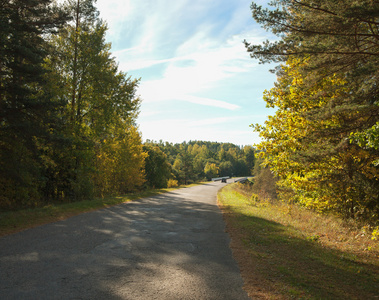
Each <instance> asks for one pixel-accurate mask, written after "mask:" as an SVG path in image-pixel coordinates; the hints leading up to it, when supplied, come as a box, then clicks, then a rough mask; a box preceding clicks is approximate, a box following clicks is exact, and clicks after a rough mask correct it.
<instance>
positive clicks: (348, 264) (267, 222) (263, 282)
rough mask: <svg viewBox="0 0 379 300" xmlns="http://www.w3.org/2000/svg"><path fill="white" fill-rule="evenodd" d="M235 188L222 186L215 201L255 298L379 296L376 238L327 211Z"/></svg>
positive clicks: (249, 288)
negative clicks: (256, 199)
mask: <svg viewBox="0 0 379 300" xmlns="http://www.w3.org/2000/svg"><path fill="white" fill-rule="evenodd" d="M239 189H240V186H239V187H238V188H237V189H236V186H235V185H228V186H226V187H225V188H224V189H223V190H222V191H221V192H220V193H219V202H220V204H221V206H222V208H223V211H224V212H225V219H226V221H227V223H228V228H229V230H228V231H229V232H230V234H231V237H232V240H235V239H238V241H235V242H236V243H237V244H240V245H242V248H243V251H244V254H243V255H244V256H243V260H241V259H239V257H236V259H237V260H240V261H239V264H240V265H244V264H246V265H248V267H244V266H242V268H241V269H242V270H243V272H242V275H243V277H244V279H245V282H246V284H245V288H246V290H247V291H248V292H250V296H251V297H252V298H253V299H254V298H255V297H257V298H259V297H261V298H266V299H379V297H378V296H379V245H378V242H374V241H372V240H371V239H370V238H369V236H364V234H363V233H362V232H358V234H357V232H356V231H355V230H356V229H354V228H350V229H349V228H348V227H346V224H344V223H343V222H342V221H340V220H338V219H336V218H333V217H331V216H322V215H319V214H316V213H313V212H310V211H308V210H303V209H300V208H298V207H289V206H287V205H281V204H270V203H253V202H252V201H250V199H249V197H248V196H247V195H246V194H245V193H240V192H238V191H239ZM232 245H233V243H232ZM368 249H370V250H368ZM237 256H238V255H237ZM257 290H260V294H259V297H258V296H257V294H254V293H255V292H254V291H257ZM262 293H263V294H264V296H262Z"/></svg>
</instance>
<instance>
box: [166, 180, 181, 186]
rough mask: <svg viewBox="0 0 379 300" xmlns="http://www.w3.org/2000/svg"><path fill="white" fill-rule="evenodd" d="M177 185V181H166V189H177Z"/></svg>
mask: <svg viewBox="0 0 379 300" xmlns="http://www.w3.org/2000/svg"><path fill="white" fill-rule="evenodd" d="M178 186H179V184H178V181H177V180H174V179H169V180H168V181H167V187H168V188H175V187H178Z"/></svg>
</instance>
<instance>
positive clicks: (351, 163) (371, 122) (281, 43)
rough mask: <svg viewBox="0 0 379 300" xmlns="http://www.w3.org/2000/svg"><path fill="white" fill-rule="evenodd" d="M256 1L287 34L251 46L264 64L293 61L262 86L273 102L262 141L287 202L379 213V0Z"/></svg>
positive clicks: (269, 23)
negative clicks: (272, 84) (265, 3)
mask: <svg viewBox="0 0 379 300" xmlns="http://www.w3.org/2000/svg"><path fill="white" fill-rule="evenodd" d="M270 5H272V6H273V7H274V9H273V10H269V9H263V8H262V7H260V6H258V5H257V4H255V3H253V5H252V10H253V17H254V18H255V19H256V20H257V21H258V22H259V23H261V24H262V25H263V26H264V27H265V28H266V29H269V30H271V31H272V32H273V33H274V34H276V35H278V36H279V37H280V39H279V40H277V41H275V42H266V43H264V44H263V45H250V44H248V43H247V44H246V45H247V47H248V51H249V52H251V55H252V57H254V58H258V59H260V60H261V62H267V61H286V64H285V65H284V64H283V65H281V66H280V67H279V68H277V75H278V81H277V83H276V84H275V87H274V88H273V89H272V90H270V91H267V92H265V101H266V102H267V106H268V107H273V108H276V113H275V115H274V116H270V117H269V119H268V121H266V122H265V125H264V126H261V125H255V130H256V131H258V132H259V133H260V135H261V137H262V138H263V141H262V143H261V144H260V145H259V146H258V149H259V150H261V152H260V155H261V156H262V157H263V158H264V159H265V161H264V163H265V164H266V165H269V166H270V168H271V169H272V170H273V171H274V172H275V174H276V175H278V176H279V177H280V181H279V183H278V185H279V189H280V193H281V195H282V198H288V197H291V201H297V202H300V203H302V204H303V205H305V206H307V207H310V208H314V209H317V210H333V211H336V212H338V213H340V214H342V215H344V216H346V217H353V218H361V219H366V220H370V221H372V222H374V223H375V222H377V221H378V218H379V198H378V195H379V193H378V191H379V177H378V175H379V169H378V161H379V152H378V145H377V135H378V134H377V133H378V132H377V131H378V130H377V129H378V128H377V124H378V121H379V120H378V116H379V102H378V99H377V95H378V89H377V86H378V77H377V70H378V66H379V60H378V55H379V44H378V42H377V41H378V31H377V30H376V29H375V28H376V25H374V24H377V23H378V17H379V6H378V3H376V2H373V1H359V2H357V1H354V0H349V1H324V2H317V3H316V2H314V1H308V0H305V1H289V0H276V1H272V2H271V3H270Z"/></svg>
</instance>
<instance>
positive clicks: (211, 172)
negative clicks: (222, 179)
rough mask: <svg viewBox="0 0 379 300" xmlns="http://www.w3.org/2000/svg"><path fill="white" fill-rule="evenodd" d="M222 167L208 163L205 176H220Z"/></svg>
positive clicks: (208, 177)
mask: <svg viewBox="0 0 379 300" xmlns="http://www.w3.org/2000/svg"><path fill="white" fill-rule="evenodd" d="M219 172H220V169H219V168H218V167H217V166H216V164H213V163H207V164H206V165H205V168H204V173H205V176H206V177H207V179H208V180H211V179H212V178H215V177H217V176H218V174H219Z"/></svg>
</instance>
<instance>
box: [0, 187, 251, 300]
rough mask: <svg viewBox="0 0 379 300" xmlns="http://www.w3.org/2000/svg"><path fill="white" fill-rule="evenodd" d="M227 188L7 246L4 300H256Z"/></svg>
mask: <svg viewBox="0 0 379 300" xmlns="http://www.w3.org/2000/svg"><path fill="white" fill-rule="evenodd" d="M222 186H223V184H222V183H220V182H214V183H209V184H206V185H201V186H195V187H191V188H184V189H180V190H176V191H174V192H170V193H166V194H162V195H158V196H154V197H150V198H145V199H141V200H139V201H135V202H131V203H126V204H122V205H118V206H114V207H111V208H108V209H103V210H99V211H95V212H91V213H86V214H82V215H79V216H76V217H72V218H70V219H67V220H64V221H60V222H57V223H52V224H48V225H44V226H40V227H37V228H34V229H29V230H26V231H23V232H20V233H17V234H14V235H10V236H5V237H2V238H0V299H38V300H42V299H49V300H50V299H111V300H112V299H133V300H134V299H143V300H150V299H165V300H166V299H185V300H189V299H217V300H220V299H227V300H238V299H249V298H248V296H247V295H246V293H245V292H244V291H243V290H242V284H243V283H242V279H241V277H240V273H239V269H238V266H237V264H236V262H235V261H234V260H233V258H232V254H231V251H230V249H229V247H228V244H229V237H228V235H227V234H226V233H225V232H224V226H225V225H224V223H223V220H222V215H221V212H220V210H219V209H218V207H217V205H216V193H217V191H218V189H219V188H220V187H222Z"/></svg>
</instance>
